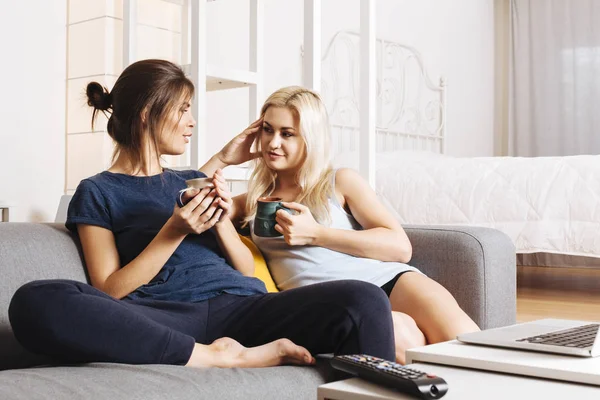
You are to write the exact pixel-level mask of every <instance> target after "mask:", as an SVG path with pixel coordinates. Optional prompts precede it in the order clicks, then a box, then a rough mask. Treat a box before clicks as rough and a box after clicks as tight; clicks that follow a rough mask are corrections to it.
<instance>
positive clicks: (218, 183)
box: [213, 169, 233, 224]
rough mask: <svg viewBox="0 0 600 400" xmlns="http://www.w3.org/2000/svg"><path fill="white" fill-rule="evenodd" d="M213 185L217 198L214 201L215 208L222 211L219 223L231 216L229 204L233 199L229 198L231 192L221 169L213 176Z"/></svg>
mask: <svg viewBox="0 0 600 400" xmlns="http://www.w3.org/2000/svg"><path fill="white" fill-rule="evenodd" d="M213 184H214V185H215V189H216V191H217V198H216V199H215V201H218V204H217V206H218V207H219V208H220V209H222V210H223V213H222V214H221V217H220V218H219V222H217V224H218V223H220V222H221V221H223V220H225V218H229V215H230V214H231V204H232V203H233V199H232V198H231V192H230V191H229V185H228V184H227V181H226V180H225V177H224V176H223V171H222V170H221V169H217V170H216V171H215V174H214V175H213Z"/></svg>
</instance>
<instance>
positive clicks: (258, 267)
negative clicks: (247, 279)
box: [240, 235, 279, 293]
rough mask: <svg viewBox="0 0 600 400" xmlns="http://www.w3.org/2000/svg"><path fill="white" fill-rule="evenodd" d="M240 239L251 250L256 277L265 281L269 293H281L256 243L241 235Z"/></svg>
mask: <svg viewBox="0 0 600 400" xmlns="http://www.w3.org/2000/svg"><path fill="white" fill-rule="evenodd" d="M240 239H242V242H243V243H244V244H245V245H246V247H248V248H249V249H250V251H251V252H252V257H254V277H255V278H258V279H260V280H261V281H263V283H264V284H265V286H266V287H267V291H269V292H271V293H273V292H279V289H277V286H276V285H275V282H274V281H273V278H272V277H271V273H270V272H269V269H268V268H267V262H266V261H265V258H264V257H263V255H262V253H261V252H260V250H259V249H258V247H256V245H255V244H254V242H252V240H251V239H249V238H247V237H246V236H242V235H240Z"/></svg>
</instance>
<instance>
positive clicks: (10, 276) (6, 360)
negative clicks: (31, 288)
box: [0, 223, 86, 370]
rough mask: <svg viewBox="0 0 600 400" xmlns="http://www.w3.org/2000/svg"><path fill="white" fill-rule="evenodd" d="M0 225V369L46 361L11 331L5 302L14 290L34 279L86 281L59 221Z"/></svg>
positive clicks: (7, 303) (67, 233)
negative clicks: (30, 351)
mask: <svg viewBox="0 0 600 400" xmlns="http://www.w3.org/2000/svg"><path fill="white" fill-rule="evenodd" d="M1 228H2V229H0V271H2V280H0V370H1V369H7V368H19V367H27V366H31V365H39V364H42V363H46V362H47V360H46V359H45V358H43V357H40V356H37V355H33V354H31V353H29V352H27V351H25V349H23V348H22V347H21V346H20V345H19V344H18V342H17V341H16V339H15V338H14V336H13V334H12V329H11V327H10V323H9V321H8V305H9V303H10V299H11V298H12V296H13V294H14V293H15V291H16V290H17V289H18V288H19V287H20V286H21V285H23V284H25V283H27V282H29V281H33V280H37V279H56V278H62V279H73V280H77V281H81V282H86V276H85V272H84V269H83V264H82V259H81V255H80V251H79V249H78V248H77V245H76V244H75V241H74V240H73V238H72V237H71V234H70V233H69V232H68V231H67V230H66V228H65V227H64V225H62V224H30V223H3V224H2V226H1Z"/></svg>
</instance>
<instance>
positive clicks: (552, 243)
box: [322, 32, 600, 265]
mask: <svg viewBox="0 0 600 400" xmlns="http://www.w3.org/2000/svg"><path fill="white" fill-rule="evenodd" d="M377 43H378V47H377V58H378V61H377V64H378V89H379V90H378V98H377V101H378V103H377V108H378V118H377V129H376V159H375V165H376V174H375V187H376V191H377V192H378V194H379V195H380V197H381V198H382V199H383V200H384V202H386V203H387V204H388V205H389V206H390V207H391V209H392V210H393V211H394V212H395V213H396V214H397V217H398V218H399V219H400V220H401V221H402V222H403V223H405V224H452V225H478V226H487V227H492V228H496V229H499V230H501V231H503V232H505V233H506V234H507V235H508V236H509V237H510V238H511V239H512V240H513V242H514V243H515V246H516V248H517V253H520V254H533V253H535V254H539V253H542V254H559V255H567V256H581V257H585V258H586V259H594V260H596V261H598V263H596V262H595V261H594V263H592V264H593V265H600V156H574V157H548V158H513V157H482V158H456V157H450V156H447V155H444V150H445V142H446V140H447V139H446V126H445V115H446V96H445V90H446V87H445V83H444V79H443V78H440V80H439V84H433V83H432V81H431V79H430V78H429V77H428V76H427V74H426V72H425V71H426V69H425V67H424V64H423V60H422V58H421V57H420V55H419V54H418V52H417V51H416V50H415V49H413V48H411V47H410V46H405V45H402V44H399V43H394V42H391V41H387V40H378V42H377ZM358 54H359V53H358V35H357V34H355V33H352V32H339V33H338V34H337V35H335V37H334V38H333V40H332V41H331V43H330V44H329V46H328V47H327V49H326V52H325V56H324V58H323V85H322V87H323V96H324V98H325V101H326V103H327V107H328V111H329V113H330V118H331V122H332V126H333V131H332V133H333V138H334V149H335V153H336V156H335V162H334V163H335V165H336V166H338V167H341V166H346V167H352V168H356V169H359V165H358V159H359V151H361V150H364V149H360V150H359V146H358V145H357V143H358V133H359V129H358V126H359V122H358V121H359V119H360V113H359V107H358V104H359V102H358V80H357V73H356V71H355V66H356V65H357V63H356V57H357V55H358ZM450 138H451V135H450ZM450 140H451V139H450ZM574 258H575V257H574ZM578 263H579V261H578ZM571 265H573V264H571Z"/></svg>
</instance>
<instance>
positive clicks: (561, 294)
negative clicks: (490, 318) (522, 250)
mask: <svg viewBox="0 0 600 400" xmlns="http://www.w3.org/2000/svg"><path fill="white" fill-rule="evenodd" d="M540 318H564V319H580V320H590V321H600V269H591V268H590V269H584V268H566V267H565V268H552V267H529V266H528V267H517V321H518V322H525V321H531V320H535V319H540Z"/></svg>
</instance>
